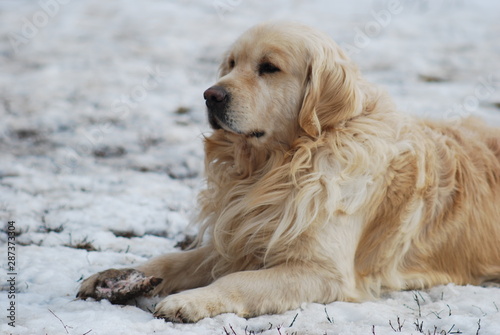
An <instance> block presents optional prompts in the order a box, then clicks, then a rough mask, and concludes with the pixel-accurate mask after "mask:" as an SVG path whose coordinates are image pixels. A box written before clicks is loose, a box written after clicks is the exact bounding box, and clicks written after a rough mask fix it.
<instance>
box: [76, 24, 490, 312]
mask: <svg viewBox="0 0 500 335" xmlns="http://www.w3.org/2000/svg"><path fill="white" fill-rule="evenodd" d="M204 98H205V100H206V105H207V111H208V121H209V123H210V125H211V127H212V128H213V133H212V134H211V135H210V136H208V137H207V138H205V143H204V145H205V153H206V158H205V174H206V188H205V190H203V191H202V192H201V193H200V196H199V207H200V208H199V213H200V214H199V220H198V221H199V223H200V232H199V237H198V243H197V244H196V246H195V247H194V249H192V250H189V251H184V252H179V253H172V254H167V255H164V256H160V257H158V258H155V259H152V260H151V261H149V262H147V263H145V264H144V265H141V266H138V267H137V268H135V269H120V270H117V269H110V270H106V271H103V272H100V273H97V274H95V275H93V276H91V277H89V278H88V279H86V280H85V281H83V283H82V285H81V288H80V291H79V293H78V295H77V296H78V297H79V298H82V299H85V298H88V297H92V298H94V299H97V300H99V299H109V300H110V301H112V302H114V303H123V302H125V301H126V300H128V299H130V298H132V297H134V296H137V295H141V294H147V295H161V296H166V297H165V298H164V299H163V300H162V301H161V302H159V303H158V304H157V306H156V311H155V312H154V315H155V316H156V317H159V318H164V319H166V320H170V321H174V322H196V321H198V320H200V319H203V318H206V317H213V316H216V315H218V314H221V313H236V314H237V315H239V316H243V317H252V316H258V315H262V314H272V313H281V312H284V311H287V310H291V309H295V308H298V307H299V306H301V304H303V303H309V302H316V303H322V304H326V303H330V302H333V301H351V302H357V301H363V300H367V299H374V298H376V297H377V296H379V295H380V294H381V293H382V292H386V291H388V290H410V289H412V290H413V289H415V290H416V289H425V288H429V287H431V286H434V285H440V284H447V283H456V284H458V285H464V284H472V285H479V284H482V283H484V282H487V281H499V280H500V246H499V241H500V129H499V128H493V127H490V126H487V125H485V124H483V123H482V122H481V121H480V120H476V119H470V118H469V119H465V120H458V121H457V120H454V121H448V122H446V121H431V120H421V119H418V118H415V117H413V116H409V115H405V114H402V113H400V112H398V111H397V109H396V107H395V106H394V104H393V102H392V101H391V99H390V98H389V96H388V95H387V94H386V93H385V92H384V91H382V90H381V89H379V88H377V87H376V86H374V85H373V84H371V83H368V82H367V81H365V80H364V79H363V77H362V76H361V74H360V72H359V70H358V69H357V67H356V66H355V64H353V62H352V61H351V60H350V59H349V58H348V57H347V56H346V54H345V53H344V52H343V51H342V50H341V49H340V48H339V47H338V46H337V44H335V43H334V42H333V41H332V40H331V39H330V38H329V37H328V36H327V35H325V34H323V33H321V32H318V31H316V30H313V29H312V28H308V27H306V26H303V25H301V24H297V23H264V24H260V25H257V26H255V27H253V28H251V29H250V30H248V31H247V32H245V33H244V34H243V35H242V36H241V37H240V38H239V39H238V40H237V41H236V42H235V43H234V45H233V46H232V47H231V48H230V50H229V51H228V52H227V54H225V56H224V59H223V61H222V64H221V66H220V76H219V80H218V82H217V83H216V84H215V85H214V86H212V87H210V88H209V89H207V90H206V91H205V93H204Z"/></svg>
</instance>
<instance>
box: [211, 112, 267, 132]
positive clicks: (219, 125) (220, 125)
mask: <svg viewBox="0 0 500 335" xmlns="http://www.w3.org/2000/svg"><path fill="white" fill-rule="evenodd" d="M208 122H209V123H210V126H212V129H214V130H219V129H223V130H225V131H228V132H230V133H233V134H238V135H244V136H245V137H248V138H261V137H263V136H264V135H265V134H266V132H265V131H262V130H253V131H250V132H242V131H240V130H238V129H236V128H235V127H234V126H231V125H229V124H228V123H227V122H224V121H222V120H220V119H219V118H218V117H217V115H215V114H214V113H210V112H209V113H208Z"/></svg>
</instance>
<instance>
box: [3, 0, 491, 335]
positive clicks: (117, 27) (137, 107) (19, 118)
mask: <svg viewBox="0 0 500 335" xmlns="http://www.w3.org/2000/svg"><path fill="white" fill-rule="evenodd" d="M499 15H500V2H498V1H495V0H491V1H466V0H435V1H433V0H413V1H410V0H408V1H403V0H401V1H399V2H398V1H397V0H393V1H382V0H380V1H379V0H374V1H369V0H366V1H328V0H324V1H301V0H294V1H284V0H280V1H257V0H253V1H251V0H213V1H212V0H210V1H194V0H193V1H190V0H184V1H160V0H145V1H133V0H124V1H102V0H87V1H76V0H75V1H71V0H40V1H28V0H1V2H0V115H1V119H0V120H1V121H0V219H1V225H0V227H1V229H2V231H1V233H0V248H1V252H0V255H1V261H0V264H1V265H2V266H1V269H2V270H1V276H0V285H1V289H2V291H1V292H0V295H1V297H0V301H1V304H0V305H1V306H0V307H1V308H0V318H1V323H0V324H1V326H0V331H1V332H2V334H10V333H12V334H49V335H53V334H72V335H77V334H78V335H81V334H131V335H132V334H153V333H154V334H237V335H240V334H275V335H279V334H377V335H382V334H393V333H395V332H399V331H400V332H401V333H403V334H419V333H424V334H428V333H430V334H461V333H462V334H482V335H485V334H500V312H499V307H500V289H499V288H495V287H489V288H484V287H474V286H467V287H459V286H455V285H447V286H440V287H435V288H432V289H430V290H428V291H419V292H393V293H390V294H388V295H387V296H384V297H382V298H381V299H380V300H377V301H373V302H366V303H361V304H354V303H343V302H336V303H332V304H329V305H326V306H325V305H321V304H304V305H303V306H301V308H300V309H297V310H293V311H289V312H287V313H284V314H282V315H266V316H261V317H257V318H252V319H248V320H246V319H243V318H240V317H237V316H236V315H234V314H225V315H220V316H217V317H215V318H212V319H205V320H202V321H200V322H198V323H196V324H187V325H180V324H172V323H166V322H164V321H162V320H157V319H154V318H153V317H152V314H151V313H150V312H149V311H148V309H152V308H153V305H154V303H155V301H156V300H154V299H149V300H148V299H142V300H140V301H138V302H137V306H139V307H137V306H136V305H135V304H134V305H130V306H115V305H111V304H109V303H108V302H107V301H101V302H93V301H75V300H74V296H75V293H76V291H77V288H78V286H79V283H80V281H81V279H82V278H83V277H86V276H88V275H90V274H92V273H94V272H96V271H100V270H103V269H106V268H109V267H126V266H130V265H134V264H138V263H140V262H142V261H145V260H147V259H149V258H150V257H152V256H156V255H160V254H163V253H166V252H170V251H175V250H179V247H176V244H177V242H179V241H182V240H184V239H185V237H186V234H193V233H195V229H191V231H189V230H188V232H186V226H187V224H188V222H189V219H190V215H191V214H192V213H193V208H194V206H195V196H196V193H197V190H198V189H199V188H200V187H201V186H202V176H201V171H202V164H203V150H202V136H203V134H204V133H207V132H209V127H208V124H207V122H206V118H205V109H204V101H203V99H202V92H203V91H204V89H205V88H207V87H209V86H210V85H211V84H212V83H213V82H214V80H215V75H216V70H217V64H218V61H219V59H220V55H221V54H222V52H223V51H224V50H225V48H227V47H228V46H229V45H230V43H231V42H232V41H233V40H234V39H235V38H237V36H238V35H239V34H240V33H242V32H243V31H244V30H245V29H246V28H248V27H250V26H251V25H253V24H255V23H258V22H261V21H264V20H270V19H290V20H297V21H301V22H304V23H306V24H310V25H312V26H315V27H317V28H319V29H322V30H324V31H326V32H327V33H328V34H330V35H331V36H332V37H333V38H334V39H335V40H336V41H337V42H338V43H339V44H341V45H342V46H344V47H345V48H346V49H347V50H348V52H349V53H350V54H351V55H352V57H353V58H354V59H355V60H356V61H357V62H358V64H359V66H360V68H361V69H362V70H363V72H364V73H365V75H366V77H368V78H369V79H370V80H372V81H374V82H377V83H379V84H380V85H383V86H385V87H386V89H387V90H388V91H389V92H390V93H391V94H392V96H393V97H394V99H395V100H396V102H397V104H398V105H399V107H400V108H401V110H403V111H405V112H408V113H412V114H418V115H422V116H426V117H435V118H442V117H448V118H456V117H458V116H465V115H469V114H477V115H481V116H483V117H485V118H487V119H488V120H489V122H491V123H495V124H498V125H500V85H499V80H500V38H499V36H500V21H499ZM9 221H15V224H13V225H11V226H10V228H9V224H8V222H9ZM9 229H15V233H16V236H15V244H16V246H15V266H14V268H13V269H9V265H13V264H9V263H8V253H7V251H8V245H7V239H8V234H7V232H8V231H9ZM499 243H500V242H499ZM499 245H500V244H499ZM10 272H14V273H16V275H8V273H10ZM11 277H14V279H15V288H16V293H15V294H14V295H15V298H13V297H11V298H12V299H10V298H8V297H9V296H10V295H11V294H9V290H10V283H9V279H11ZM11 283H13V282H11ZM12 301H13V302H14V303H15V328H12V327H10V326H9V325H8V322H11V320H9V319H8V318H7V316H8V315H9V313H10V312H9V311H7V309H8V308H9V307H10V305H9V304H10V303H11V302H12ZM398 319H399V322H398Z"/></svg>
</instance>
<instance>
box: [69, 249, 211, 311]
mask: <svg viewBox="0 0 500 335" xmlns="http://www.w3.org/2000/svg"><path fill="white" fill-rule="evenodd" d="M210 252H212V251H211V249H210V248H209V247H202V248H198V249H194V250H191V251H186V252H179V253H172V254H167V255H163V256H159V257H157V258H154V259H152V260H150V261H149V262H147V263H145V264H144V265H141V266H139V267H137V268H136V269H109V270H105V271H102V272H99V273H96V274H94V275H92V276H90V277H89V278H87V279H85V280H84V281H83V282H82V285H81V287H80V290H79V291H78V294H77V297H78V298H80V299H86V298H94V299H96V300H101V299H107V300H109V301H110V302H112V303H115V304H121V303H125V302H126V301H128V300H130V299H132V298H134V297H137V296H140V295H146V294H151V295H156V294H161V295H166V294H169V293H170V292H175V291H180V290H185V289H189V288H193V287H198V286H202V285H207V284H209V283H210V282H211V281H212V279H211V272H210V271H211V265H210V263H206V264H205V263H204V262H203V261H204V260H205V259H206V257H207V255H208V254H209V253H210Z"/></svg>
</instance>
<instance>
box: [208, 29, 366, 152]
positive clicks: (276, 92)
mask: <svg viewBox="0 0 500 335" xmlns="http://www.w3.org/2000/svg"><path fill="white" fill-rule="evenodd" d="M219 75H220V78H219V81H218V82H217V83H216V84H215V85H214V86H212V87H210V88H209V89H207V90H206V91H205V93H204V98H205V100H206V105H207V108H208V119H209V122H210V124H211V126H212V128H214V129H216V130H217V129H223V130H225V131H228V132H231V133H234V134H240V135H242V136H245V137H247V138H249V139H252V140H253V141H256V143H259V142H260V143H269V142H270V141H277V142H279V143H291V142H292V141H293V140H294V139H295V138H297V136H300V135H301V134H302V135H304V134H307V135H308V136H310V137H312V138H317V137H318V136H320V135H321V133H322V132H324V131H327V130H328V129H331V128H334V127H335V125H336V124H337V123H338V122H341V121H343V120H347V119H349V118H352V117H354V116H355V115H357V114H359V113H361V110H362V102H361V93H360V90H359V87H358V86H357V85H356V83H357V80H358V77H359V74H358V71H357V69H356V67H355V66H353V65H352V63H351V61H350V60H349V59H348V58H347V57H346V56H345V54H344V53H343V52H342V50H340V48H339V47H338V46H337V45H336V44H335V43H334V42H333V41H332V40H331V39H330V38H328V36H326V35H324V34H322V33H320V32H317V31H315V30H313V29H311V28H308V27H306V26H303V25H300V24H293V23H266V24H261V25H258V26H256V27H254V28H252V29H250V30H248V31H247V32H246V33H244V34H243V35H242V36H241V37H240V38H239V39H238V40H237V41H236V43H235V44H234V45H233V46H232V47H231V49H230V50H229V51H228V52H227V54H226V56H225V57H224V60H223V62H222V64H221V66H220V73H219Z"/></svg>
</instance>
